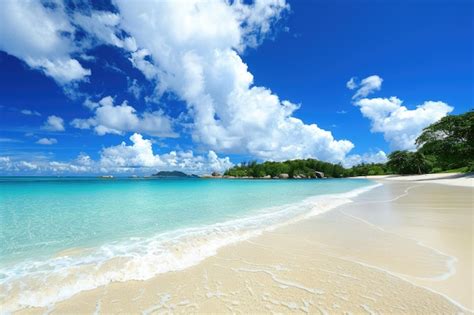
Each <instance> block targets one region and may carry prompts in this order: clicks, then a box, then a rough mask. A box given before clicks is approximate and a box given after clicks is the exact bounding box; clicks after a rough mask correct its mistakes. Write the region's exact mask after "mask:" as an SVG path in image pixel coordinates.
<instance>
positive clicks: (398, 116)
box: [347, 75, 453, 150]
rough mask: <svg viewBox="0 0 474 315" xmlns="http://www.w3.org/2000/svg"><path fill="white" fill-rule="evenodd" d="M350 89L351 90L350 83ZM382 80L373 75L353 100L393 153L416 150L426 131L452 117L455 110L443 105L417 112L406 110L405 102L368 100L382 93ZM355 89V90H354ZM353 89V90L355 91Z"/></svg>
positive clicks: (431, 105) (429, 105)
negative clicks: (370, 95) (448, 116)
mask: <svg viewBox="0 0 474 315" xmlns="http://www.w3.org/2000/svg"><path fill="white" fill-rule="evenodd" d="M351 81H352V79H351V80H350V81H349V82H348V83H347V87H348V88H350V86H352V85H350V84H349V83H350V82H351ZM382 81H383V80H382V78H380V77H379V76H377V75H373V76H370V77H367V78H365V79H364V80H362V81H361V84H360V85H357V86H359V89H358V90H357V91H356V93H355V94H354V96H353V99H355V102H354V105H356V106H358V107H359V109H360V112H361V113H362V115H363V116H364V117H366V118H368V119H369V120H370V123H371V129H370V131H371V132H378V133H383V135H384V139H385V140H386V141H387V142H388V143H389V145H390V148H391V149H392V150H415V149H416V144H415V140H416V138H417V137H418V136H419V135H420V134H421V132H422V131H423V128H425V127H427V126H429V125H431V124H432V123H434V122H436V121H438V120H440V119H441V118H443V117H444V116H446V115H447V114H449V113H450V112H451V111H452V110H453V107H451V106H449V105H448V104H446V103H444V102H441V101H426V102H424V103H423V104H420V105H416V106H415V109H408V108H407V107H406V106H403V105H402V104H403V101H402V100H400V99H399V98H397V97H395V96H392V97H390V98H365V97H364V96H367V95H368V94H370V93H372V92H374V91H376V90H380V88H381V85H382ZM354 88H355V87H354ZM354 88H353V89H354Z"/></svg>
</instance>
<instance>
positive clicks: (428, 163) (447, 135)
mask: <svg viewBox="0 0 474 315" xmlns="http://www.w3.org/2000/svg"><path fill="white" fill-rule="evenodd" d="M416 144H417V148H418V150H416V151H413V152H412V151H406V150H405V151H394V152H392V153H390V154H389V156H388V161H387V163H372V164H359V165H356V166H353V167H351V168H344V167H343V166H342V165H341V164H332V163H328V162H323V161H318V160H315V159H304V160H289V161H284V162H263V163H257V162H256V161H251V162H248V163H241V164H239V165H237V166H234V167H232V168H230V169H228V170H227V171H226V172H225V173H224V175H226V176H234V177H254V178H263V177H267V178H269V177H271V178H274V177H279V176H280V175H282V174H287V175H288V177H289V178H316V177H318V174H317V172H323V173H324V176H325V177H348V176H368V175H385V174H426V173H437V172H443V171H448V172H449V171H458V172H472V171H474V112H473V111H469V112H467V113H464V114H461V115H450V116H446V117H444V118H442V119H440V120H439V121H438V122H436V123H434V124H432V125H430V126H428V127H426V128H425V129H423V132H422V133H421V135H420V136H419V137H418V138H417V139H416Z"/></svg>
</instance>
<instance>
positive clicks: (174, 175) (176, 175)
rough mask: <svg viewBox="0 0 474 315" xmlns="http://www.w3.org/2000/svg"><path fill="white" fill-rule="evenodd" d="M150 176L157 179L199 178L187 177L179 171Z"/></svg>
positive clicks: (192, 175) (194, 176)
mask: <svg viewBox="0 0 474 315" xmlns="http://www.w3.org/2000/svg"><path fill="white" fill-rule="evenodd" d="M152 176H153V177H157V178H199V176H197V175H194V174H191V175H189V174H186V173H183V172H180V171H160V172H158V173H156V174H153V175H152Z"/></svg>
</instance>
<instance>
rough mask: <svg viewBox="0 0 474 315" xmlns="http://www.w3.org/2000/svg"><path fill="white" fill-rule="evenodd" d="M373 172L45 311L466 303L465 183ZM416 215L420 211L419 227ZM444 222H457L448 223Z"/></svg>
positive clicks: (409, 308)
mask: <svg viewBox="0 0 474 315" xmlns="http://www.w3.org/2000/svg"><path fill="white" fill-rule="evenodd" d="M379 180H380V181H381V182H384V184H385V185H384V186H383V187H379V188H378V189H377V190H372V192H367V193H365V194H362V195H360V196H358V197H357V196H354V197H352V199H354V202H353V203H344V204H341V205H340V206H339V207H337V208H335V209H333V210H332V211H329V212H328V211H325V212H324V213H322V214H320V215H318V216H313V217H310V218H308V219H306V220H302V221H298V222H294V223H293V224H290V225H285V226H280V227H278V228H276V229H273V228H272V229H269V230H267V231H265V232H263V234H261V235H260V236H258V235H257V236H255V237H252V238H251V239H247V240H246V241H243V242H242V241H240V242H237V243H232V244H228V245H226V246H225V247H222V248H220V249H219V250H218V251H217V254H216V255H213V256H210V257H208V258H207V259H205V260H204V261H202V262H200V263H199V264H196V265H193V266H190V267H188V268H186V269H183V270H181V271H175V272H167V273H164V274H159V275H157V276H155V277H153V278H151V279H149V280H146V281H138V282H137V281H127V282H123V283H111V284H108V285H106V286H103V287H100V288H97V289H94V290H91V291H86V292H81V293H79V294H76V295H74V296H73V297H71V298H69V299H67V300H65V301H63V302H59V303H57V304H56V305H55V306H54V307H52V308H51V309H50V310H51V311H53V313H54V312H55V311H56V312H58V313H67V312H78V311H80V312H94V311H98V312H137V311H139V310H140V311H143V312H144V313H148V311H150V312H154V311H159V312H163V311H172V312H198V313H200V312H223V311H225V312H235V311H242V312H270V311H276V312H318V311H319V312H324V311H326V312H341V311H343V310H344V311H352V312H362V311H373V312H382V313H384V312H385V313H386V312H402V313H407V312H425V313H430V312H438V313H458V312H469V311H470V309H472V301H471V302H470V303H469V299H468V298H467V300H466V292H464V291H467V294H472V287H469V288H466V287H463V285H465V279H466V277H467V278H469V277H470V278H471V280H472V271H471V273H469V266H471V264H472V255H471V258H469V256H470V254H472V252H470V251H471V249H470V248H472V227H471V229H470V230H469V226H467V228H466V225H465V223H466V222H467V223H469V222H472V211H466V209H465V208H462V207H466V206H472V199H471V200H466V192H469V191H470V190H469V188H465V187H451V186H441V185H424V182H419V181H406V180H405V181H399V180H388V179H386V178H384V179H380V178H377V181H379ZM444 180H449V179H444ZM430 183H431V181H430ZM466 189H467V190H466ZM471 192H472V191H471ZM423 196H426V198H427V199H425V197H423ZM462 196H464V197H462ZM453 198H454V199H455V200H457V201H463V202H464V204H465V205H466V206H461V208H459V211H461V212H459V211H457V210H456V209H458V207H460V205H459V203H457V204H456V206H455V207H451V206H449V205H451V204H452V202H451V201H450V200H451V199H453ZM463 198H464V199H463ZM467 198H469V197H467ZM430 199H434V200H433V201H430ZM454 199H453V200H454ZM405 204H406V205H409V206H408V207H406V206H404V205H405ZM415 204H419V206H415ZM444 205H446V206H444ZM387 206H389V207H388V208H387V210H383V211H382V209H385V207H387ZM444 207H450V208H449V209H450V210H449V212H446V211H445V210H443V209H448V208H444ZM371 209H372V210H371ZM375 209H377V210H378V211H376V212H374V211H373V210H375ZM388 209H390V211H392V210H396V211H397V213H398V214H397V215H398V216H400V218H405V217H406V219H403V220H402V221H400V222H405V221H404V220H408V221H406V223H404V224H402V225H400V226H399V225H397V224H398V223H399V222H398V221H394V222H392V221H390V220H389V221H386V217H385V216H383V214H384V213H385V211H389V210H388ZM397 209H398V210H397ZM411 209H415V210H416V211H415V212H413V211H412V210H411ZM428 209H431V210H428ZM438 209H439V210H438ZM462 209H464V210H462ZM407 210H410V212H406V211H407ZM468 210H469V209H468ZM426 211H429V212H426ZM451 212H454V213H453V215H454V216H453V217H450V219H448V217H446V215H448V216H450V213H451ZM414 214H416V217H417V219H416V220H415V221H414V224H415V225H413V226H412V224H411V223H410V222H411V220H413V217H412V216H413V215H414ZM460 215H462V216H464V217H460ZM418 217H419V219H418ZM421 218H424V221H426V218H430V219H429V220H428V221H426V223H424V224H425V225H426V226H425V227H423V229H420V228H419V227H418V226H419V222H420V221H419V220H420V219H421ZM440 219H442V221H439V220H440ZM452 220H456V221H452ZM445 221H446V222H447V223H449V228H450V230H446V228H447V227H445V228H443V229H442V230H440V231H442V232H443V233H445V239H446V240H451V241H450V242H452V244H451V243H450V242H448V243H447V244H440V243H438V239H437V238H433V237H432V236H431V232H429V230H431V229H433V230H437V229H438V227H437V225H436V224H438V223H437V222H440V223H442V222H445ZM421 222H423V221H421ZM431 222H433V223H435V225H432V223H431ZM455 222H458V223H456V224H455ZM453 224H454V225H458V226H456V227H455V228H454V229H452V231H451V228H452V225H453ZM335 232H337V233H335ZM447 232H449V233H448V234H446V233H447ZM469 233H470V234H469ZM469 239H470V242H471V243H470V244H469ZM450 244H451V245H450ZM447 245H448V246H447ZM461 245H462V246H461ZM453 257H454V259H455V260H453ZM469 259H471V261H469ZM471 283H472V281H471ZM344 288H345V289H344ZM369 288H370V289H369ZM459 288H460V289H459ZM387 290H388V291H387ZM461 291H462V292H461ZM236 292H238V293H236ZM392 295H393V296H392ZM467 296H468V295H467ZM424 301H426V303H425V302H424ZM466 301H467V302H466ZM466 303H467V304H466ZM78 307H79V308H78ZM44 310H45V309H44V308H34V309H31V308H30V309H25V311H28V312H36V311H38V312H42V311H44Z"/></svg>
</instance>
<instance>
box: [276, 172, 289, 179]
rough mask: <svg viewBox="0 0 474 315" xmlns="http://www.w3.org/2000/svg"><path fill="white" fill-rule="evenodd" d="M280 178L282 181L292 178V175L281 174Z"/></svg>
mask: <svg viewBox="0 0 474 315" xmlns="http://www.w3.org/2000/svg"><path fill="white" fill-rule="evenodd" d="M278 177H279V178H281V179H288V178H290V175H288V174H286V173H283V174H280V175H279V176H278Z"/></svg>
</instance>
